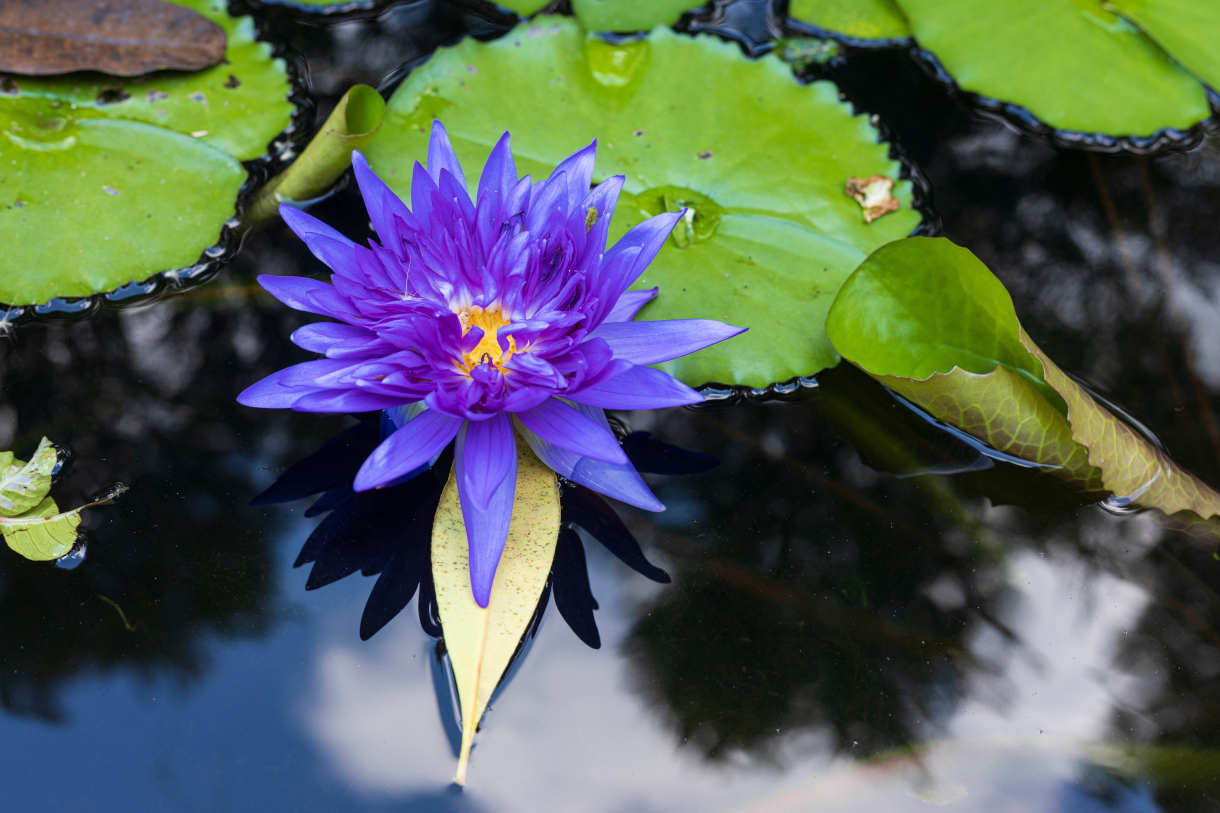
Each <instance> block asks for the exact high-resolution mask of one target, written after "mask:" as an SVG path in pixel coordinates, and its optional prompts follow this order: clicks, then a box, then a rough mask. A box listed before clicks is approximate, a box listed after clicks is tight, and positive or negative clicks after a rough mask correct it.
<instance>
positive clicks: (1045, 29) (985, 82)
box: [897, 0, 1211, 137]
mask: <svg viewBox="0 0 1220 813" xmlns="http://www.w3.org/2000/svg"><path fill="white" fill-rule="evenodd" d="M897 3H898V5H899V6H900V7H901V9H902V11H903V12H904V13H905V15H906V18H907V20H908V21H909V23H910V26H911V30H912V31H913V32H914V35H915V39H916V41H917V42H918V43H919V45H920V46H922V47H923V48H926V49H929V50H930V51H931V52H932V53H933V54H935V55H936V58H937V59H938V60H939V61H940V63H941V64H942V65H943V66H944V68H945V69H946V70H947V71H948V72H949V74H950V75H951V76H952V77H953V78H954V80H955V81H956V82H957V84H958V85H959V86H960V87H961V88H962V89H964V90H967V91H970V92H973V93H977V94H979V95H981V96H984V97H987V98H991V99H996V100H999V101H1002V102H1005V103H1011V104H1016V105H1019V106H1021V107H1023V108H1025V109H1026V110H1028V111H1029V112H1030V113H1032V114H1033V115H1034V116H1035V117H1037V118H1038V119H1039V120H1041V121H1042V122H1044V123H1046V124H1047V125H1049V126H1050V127H1053V128H1055V129H1057V130H1061V131H1068V132H1073V133H1102V134H1107V135H1111V136H1116V137H1122V136H1137V137H1147V136H1151V135H1153V134H1155V133H1157V132H1158V131H1160V130H1163V129H1165V128H1174V129H1178V130H1186V129H1189V128H1190V127H1192V126H1194V125H1196V124H1198V123H1199V122H1201V121H1204V120H1206V119H1207V118H1208V117H1209V116H1210V115H1211V111H1210V108H1209V105H1208V101H1207V95H1206V93H1205V92H1204V90H1203V88H1202V87H1201V86H1200V85H1199V83H1198V82H1197V81H1195V79H1194V78H1193V77H1192V76H1190V74H1188V73H1186V72H1185V71H1183V70H1182V69H1181V68H1180V67H1179V66H1178V65H1177V64H1176V63H1174V61H1173V60H1172V59H1170V58H1169V56H1168V55H1167V54H1166V53H1165V52H1164V51H1162V50H1161V49H1160V48H1159V47H1157V45H1156V43H1154V42H1153V41H1152V40H1150V39H1149V38H1148V37H1147V36H1145V35H1144V34H1143V33H1141V32H1140V31H1139V30H1138V29H1136V28H1135V27H1134V26H1131V25H1130V24H1128V23H1127V22H1126V21H1124V20H1123V19H1122V18H1120V17H1119V16H1118V15H1116V14H1114V13H1113V12H1112V11H1109V10H1107V9H1105V8H1103V6H1102V3H1101V0H1046V1H1045V2H1037V3H1030V2H1028V0H989V2H987V3H978V2H975V0H897Z"/></svg>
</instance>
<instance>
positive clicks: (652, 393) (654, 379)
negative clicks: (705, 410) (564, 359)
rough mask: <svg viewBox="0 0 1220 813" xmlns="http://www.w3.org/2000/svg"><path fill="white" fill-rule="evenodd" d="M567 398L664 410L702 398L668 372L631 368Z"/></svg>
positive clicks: (609, 406) (599, 404)
mask: <svg viewBox="0 0 1220 813" xmlns="http://www.w3.org/2000/svg"><path fill="white" fill-rule="evenodd" d="M567 397H569V398H571V399H572V400H573V401H579V402H580V403H582V404H588V405H589V406H597V407H602V408H603V409H661V408H663V407H671V406H686V405H688V404H697V403H699V402H701V401H702V400H703V396H702V395H700V394H699V393H698V392H696V391H695V390H693V389H691V388H690V387H688V386H686V385H685V384H683V383H682V382H681V381H679V380H678V379H676V378H674V377H673V376H671V375H670V374H669V373H664V372H661V371H660V370H657V369H654V368H652V367H638V366H636V367H631V368H629V369H627V370H625V371H623V372H621V373H619V374H618V375H614V376H610V377H609V378H606V379H603V380H601V381H599V382H597V383H596V384H593V385H591V386H588V387H585V388H584V389H581V390H580V391H579V392H569V393H568V394H567Z"/></svg>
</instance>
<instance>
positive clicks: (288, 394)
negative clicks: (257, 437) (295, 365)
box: [237, 367, 309, 409]
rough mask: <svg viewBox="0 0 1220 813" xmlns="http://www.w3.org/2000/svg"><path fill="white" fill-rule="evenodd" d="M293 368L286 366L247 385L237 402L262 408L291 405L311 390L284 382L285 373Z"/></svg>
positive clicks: (277, 407) (278, 407)
mask: <svg viewBox="0 0 1220 813" xmlns="http://www.w3.org/2000/svg"><path fill="white" fill-rule="evenodd" d="M291 369H292V368H291V367H286V368H284V369H283V370H276V371H275V372H274V373H272V374H271V375H269V376H267V377H266V378H264V379H263V380H261V381H257V382H255V383H253V384H251V385H250V386H248V387H246V388H245V389H244V390H242V391H241V393H240V394H239V395H238V396H237V403H239V404H242V405H243V406H248V407H258V408H260V409H284V408H286V407H291V406H292V405H293V403H295V402H296V400H297V399H298V398H300V397H301V396H303V395H305V394H306V393H308V392H309V390H307V389H302V388H301V387H295V386H287V385H285V384H283V383H282V380H283V379H284V377H285V374H286V373H288V371H289V370H291Z"/></svg>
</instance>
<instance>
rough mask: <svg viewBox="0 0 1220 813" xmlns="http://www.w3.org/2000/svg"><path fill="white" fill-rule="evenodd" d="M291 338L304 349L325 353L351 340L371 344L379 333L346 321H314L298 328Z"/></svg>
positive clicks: (358, 343)
mask: <svg viewBox="0 0 1220 813" xmlns="http://www.w3.org/2000/svg"><path fill="white" fill-rule="evenodd" d="M289 338H290V339H292V343H293V344H295V345H296V346H297V347H300V348H301V349H303V350H311V351H313V352H314V353H323V354H324V353H327V352H329V351H330V349H331V348H333V347H335V346H336V345H342V344H345V343H349V342H351V343H355V344H356V346H357V347H359V346H361V345H362V344H367V345H371V344H373V343H374V342H376V341H377V334H376V333H374V332H373V331H371V330H369V329H367V328H363V327H357V326H355V325H349V324H346V323H344V322H314V323H313V324H309V325H304V326H303V327H299V328H297V329H296V330H294V331H293V332H292V335H291V336H290V337H289Z"/></svg>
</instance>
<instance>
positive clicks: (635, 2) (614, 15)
mask: <svg viewBox="0 0 1220 813" xmlns="http://www.w3.org/2000/svg"><path fill="white" fill-rule="evenodd" d="M698 5H699V3H698V2H697V0H572V13H573V14H574V15H576V19H577V20H579V21H580V24H581V25H583V26H584V27H585V29H586V30H588V31H647V30H648V29H650V28H653V27H655V26H658V25H673V24H674V23H676V22H677V21H678V18H680V17H681V16H682V14H683V12H685V11H687V10H688V9H691V8H694V7H695V6H698Z"/></svg>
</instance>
